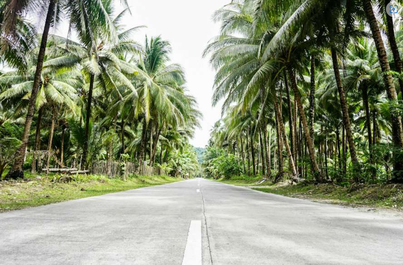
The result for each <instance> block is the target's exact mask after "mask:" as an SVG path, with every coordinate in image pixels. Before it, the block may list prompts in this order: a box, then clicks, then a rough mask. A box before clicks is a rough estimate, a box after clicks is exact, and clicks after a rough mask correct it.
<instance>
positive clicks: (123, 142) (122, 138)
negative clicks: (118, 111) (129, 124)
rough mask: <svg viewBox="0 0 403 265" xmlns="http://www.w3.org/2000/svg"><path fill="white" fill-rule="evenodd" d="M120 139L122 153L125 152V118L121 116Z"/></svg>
mask: <svg viewBox="0 0 403 265" xmlns="http://www.w3.org/2000/svg"><path fill="white" fill-rule="evenodd" d="M121 141H122V154H124V153H125V149H126V147H125V120H124V119H123V116H122V127H121Z"/></svg>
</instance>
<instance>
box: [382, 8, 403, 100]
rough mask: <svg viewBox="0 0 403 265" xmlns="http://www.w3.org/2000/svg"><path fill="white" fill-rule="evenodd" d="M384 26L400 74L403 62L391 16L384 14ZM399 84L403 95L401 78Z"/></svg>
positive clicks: (402, 70) (402, 69)
mask: <svg viewBox="0 0 403 265" xmlns="http://www.w3.org/2000/svg"><path fill="white" fill-rule="evenodd" d="M388 2H389V1H385V8H388ZM385 13H386V12H385ZM386 27H387V32H388V34H387V35H388V41H389V45H390V49H391V50H392V54H393V60H394V61H395V68H396V72H398V73H400V74H401V73H402V72H403V64H402V59H401V58H400V53H399V48H398V45H397V43H396V37H395V29H394V24H393V17H392V16H389V15H386ZM399 86H400V91H401V93H402V95H403V80H402V78H399Z"/></svg>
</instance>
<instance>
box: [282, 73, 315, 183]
mask: <svg viewBox="0 0 403 265" xmlns="http://www.w3.org/2000/svg"><path fill="white" fill-rule="evenodd" d="M288 73H289V75H290V79H291V85H292V89H293V91H294V97H295V100H296V101H297V106H298V112H299V116H300V120H301V123H302V127H303V130H304V133H305V139H306V143H307V145H308V151H309V157H310V159H311V165H312V173H313V175H314V178H315V180H316V181H319V182H320V181H322V173H321V171H320V169H319V166H318V163H317V162H316V155H315V149H314V146H313V141H312V138H311V134H310V131H309V127H308V122H307V120H306V116H305V112H304V106H303V105H302V101H301V94H300V92H299V89H298V86H297V81H296V80H295V75H294V71H293V70H292V69H291V67H290V66H289V67H288Z"/></svg>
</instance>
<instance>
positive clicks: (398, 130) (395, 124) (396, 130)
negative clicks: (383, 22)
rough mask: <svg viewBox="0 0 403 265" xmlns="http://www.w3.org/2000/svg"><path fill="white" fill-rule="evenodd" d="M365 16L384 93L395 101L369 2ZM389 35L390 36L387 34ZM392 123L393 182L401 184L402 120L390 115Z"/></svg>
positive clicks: (388, 69)
mask: <svg viewBox="0 0 403 265" xmlns="http://www.w3.org/2000/svg"><path fill="white" fill-rule="evenodd" d="M363 5H364V10H365V14H366V17H367V20H368V23H369V26H370V28H371V32H372V37H373V38H374V42H375V46H376V50H377V52H378V58H379V62H380V65H381V68H382V72H383V79H384V83H385V86H386V92H387V94H388V98H389V100H390V101H396V100H397V93H396V88H395V84H394V83H393V77H392V75H391V73H390V65H389V61H388V57H387V54H386V49H385V45H384V43H383V40H382V35H381V31H380V30H379V26H378V22H377V20H376V17H375V14H374V10H373V9H372V5H371V0H363ZM389 35H390V34H389ZM391 123H392V136H393V144H394V146H395V149H396V150H395V151H394V166H393V178H392V181H393V182H397V183H403V155H402V154H401V149H402V148H403V135H402V120H401V117H400V116H399V115H396V114H395V113H393V111H392V113H391Z"/></svg>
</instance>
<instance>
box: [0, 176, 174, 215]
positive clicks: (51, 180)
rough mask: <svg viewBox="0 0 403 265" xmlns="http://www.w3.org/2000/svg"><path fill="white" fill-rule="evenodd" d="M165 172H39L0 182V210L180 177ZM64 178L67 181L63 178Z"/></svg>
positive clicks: (59, 200)
mask: <svg viewBox="0 0 403 265" xmlns="http://www.w3.org/2000/svg"><path fill="white" fill-rule="evenodd" d="M180 180H181V179H179V178H172V177H167V176H132V177H129V178H127V180H122V179H109V178H107V177H104V176H93V175H91V176H73V177H72V178H71V179H64V180H63V179H61V176H58V175H51V176H41V179H37V178H33V179H31V180H29V181H26V180H25V181H13V182H9V181H1V182H0V212H4V211H11V210H19V209H23V208H27V207H35V206H40V205H46V204H51V203H57V202H62V201H68V200H74V199H80V198H86V197H92V196H99V195H103V194H107V193H113V192H120V191H126V190H132V189H138V188H143V187H148V186H154V185H161V184H166V183H171V182H176V181H180ZM66 181H67V182H66Z"/></svg>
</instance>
